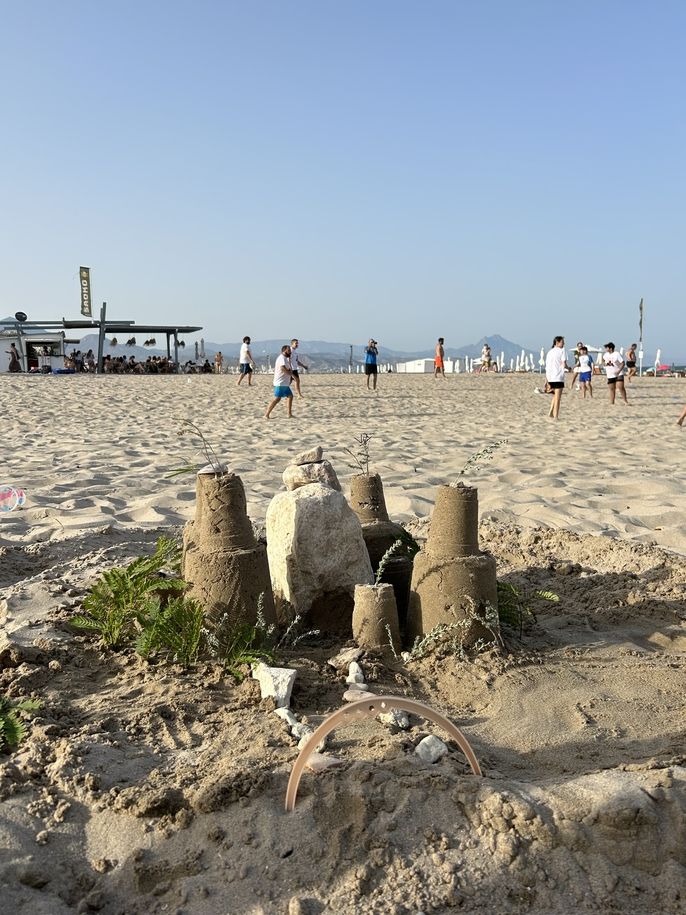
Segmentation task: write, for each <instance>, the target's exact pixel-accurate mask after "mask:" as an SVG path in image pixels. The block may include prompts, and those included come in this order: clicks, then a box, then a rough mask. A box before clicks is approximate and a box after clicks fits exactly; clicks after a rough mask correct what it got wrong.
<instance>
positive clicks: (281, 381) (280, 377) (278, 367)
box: [264, 344, 293, 419]
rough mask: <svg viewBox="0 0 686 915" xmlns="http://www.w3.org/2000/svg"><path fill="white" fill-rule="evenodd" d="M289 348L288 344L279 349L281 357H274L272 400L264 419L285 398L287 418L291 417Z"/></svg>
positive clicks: (291, 396)
mask: <svg viewBox="0 0 686 915" xmlns="http://www.w3.org/2000/svg"><path fill="white" fill-rule="evenodd" d="M291 377H292V371H291V348H290V346H289V345H288V344H285V345H284V346H282V347H281V355H280V356H277V357H276V362H275V363H274V399H273V400H272V402H271V403H270V404H269V406H268V407H267V412H266V413H265V414H264V418H265V419H269V417H270V415H271V412H272V410H273V409H274V407H275V406H276V405H277V403H278V402H279V401H280V400H281V399H282V398H285V400H286V404H287V406H288V417H289V418H292V416H293V391H291Z"/></svg>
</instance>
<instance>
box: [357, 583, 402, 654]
mask: <svg viewBox="0 0 686 915" xmlns="http://www.w3.org/2000/svg"><path fill="white" fill-rule="evenodd" d="M352 626H353V638H354V639H355V641H356V642H357V644H358V645H359V646H360V648H367V649H369V650H371V651H393V652H396V653H397V652H399V651H400V626H399V624H398V609H397V607H396V603H395V595H394V593H393V587H392V586H391V585H386V584H379V585H357V586H356V587H355V606H354V609H353V619H352Z"/></svg>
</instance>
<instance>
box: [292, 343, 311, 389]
mask: <svg viewBox="0 0 686 915" xmlns="http://www.w3.org/2000/svg"><path fill="white" fill-rule="evenodd" d="M299 345H300V342H299V341H298V340H297V338H295V337H294V338H293V339H292V340H291V375H292V376H293V382H294V383H295V390H296V393H297V395H298V397H302V394H301V393H300V369H301V367H302V368H304V369H305V371H306V372H309V370H310V369H309V366H307V365H305V363H304V362H303V361H302V359H300V358H299V356H298V354H297V352H296V350H297V349H298V346H299Z"/></svg>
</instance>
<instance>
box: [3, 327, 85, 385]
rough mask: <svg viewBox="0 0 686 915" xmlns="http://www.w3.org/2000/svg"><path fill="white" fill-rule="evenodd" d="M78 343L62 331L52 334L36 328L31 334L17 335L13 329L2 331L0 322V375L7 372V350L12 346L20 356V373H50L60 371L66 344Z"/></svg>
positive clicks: (8, 361) (8, 358)
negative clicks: (54, 370)
mask: <svg viewBox="0 0 686 915" xmlns="http://www.w3.org/2000/svg"><path fill="white" fill-rule="evenodd" d="M78 342H79V341H78V340H72V339H69V338H68V337H67V335H66V334H65V333H64V331H58V332H53V331H48V330H45V329H43V328H40V327H36V328H33V329H32V332H31V333H25V332H22V331H19V332H18V333H17V332H16V331H15V330H14V328H13V327H12V329H11V330H7V329H3V324H2V322H0V374H3V373H4V372H7V371H9V364H10V356H9V348H10V346H11V345H12V344H14V345H15V347H16V350H17V352H18V353H19V354H20V355H19V361H20V363H21V366H22V371H24V372H28V371H31V370H32V369H35V370H36V371H43V372H52V370H53V369H61V368H62V366H63V365H64V357H65V356H66V346H67V344H76V343H78Z"/></svg>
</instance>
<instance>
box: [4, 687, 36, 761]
mask: <svg viewBox="0 0 686 915" xmlns="http://www.w3.org/2000/svg"><path fill="white" fill-rule="evenodd" d="M40 707H41V702H40V701H39V700H38V699H23V700H22V701H21V702H15V701H13V700H12V699H7V698H6V697H5V696H0V751H12V750H16V749H17V747H18V746H19V744H20V743H21V742H22V740H23V739H24V737H25V736H26V724H25V723H24V721H23V720H22V714H25V713H27V712H35V711H36V709H39V708H40Z"/></svg>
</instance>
